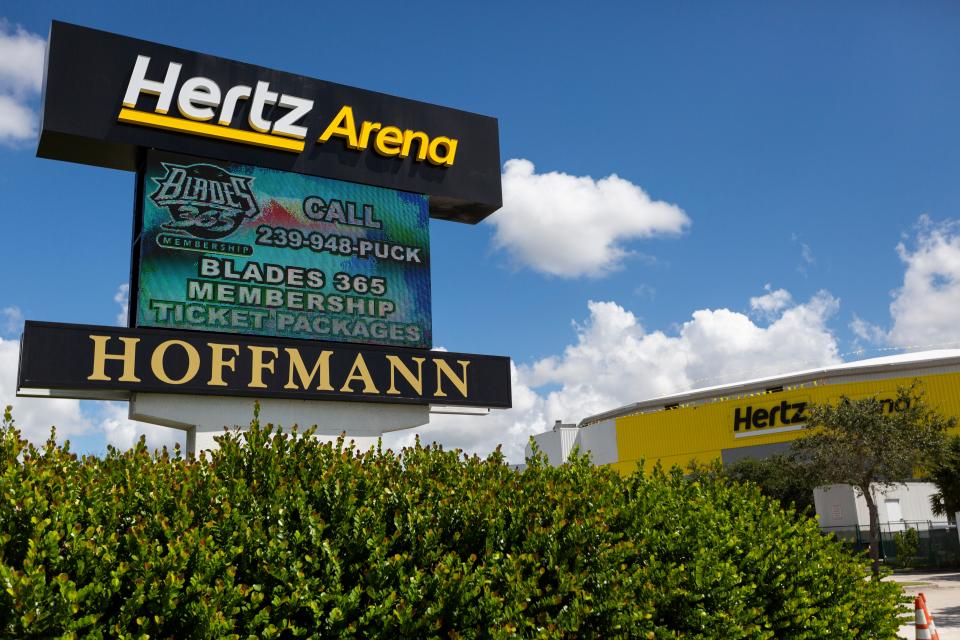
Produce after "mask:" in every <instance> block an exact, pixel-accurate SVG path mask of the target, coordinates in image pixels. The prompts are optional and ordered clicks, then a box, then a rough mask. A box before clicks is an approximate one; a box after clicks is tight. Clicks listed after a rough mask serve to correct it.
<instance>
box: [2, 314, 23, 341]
mask: <svg viewBox="0 0 960 640" xmlns="http://www.w3.org/2000/svg"><path fill="white" fill-rule="evenodd" d="M21 331H23V312H22V311H20V307H4V308H2V309H0V332H2V333H4V334H7V335H11V334H13V335H19V334H20V332H21Z"/></svg>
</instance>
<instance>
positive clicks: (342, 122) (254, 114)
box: [117, 55, 458, 167]
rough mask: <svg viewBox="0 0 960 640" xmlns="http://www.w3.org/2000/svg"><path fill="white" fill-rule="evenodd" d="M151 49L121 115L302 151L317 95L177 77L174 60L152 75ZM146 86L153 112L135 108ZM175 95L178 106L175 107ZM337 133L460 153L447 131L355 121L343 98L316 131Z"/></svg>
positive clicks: (404, 153) (406, 152) (392, 152)
mask: <svg viewBox="0 0 960 640" xmlns="http://www.w3.org/2000/svg"><path fill="white" fill-rule="evenodd" d="M149 67H150V58H149V56H144V55H138V56H137V61H136V63H135V64H134V65H133V71H132V72H131V74H130V80H129V82H128V83H127V90H126V92H125V93H124V96H123V108H121V109H120V114H119V116H118V117H117V120H119V121H120V122H124V123H126V124H133V125H138V126H144V127H152V128H155V129H165V130H167V131H176V132H178V133H186V134H189V135H197V136H204V137H208V138H216V139H218V140H225V141H229V142H238V143H241V144H249V145H253V146H258V147H266V148H269V149H276V150H279V151H288V152H291V153H300V152H302V151H303V149H304V146H305V140H306V137H307V130H308V125H307V124H306V122H307V119H308V116H309V115H310V114H311V112H312V111H313V108H314V101H313V100H310V99H308V98H303V97H300V96H295V95H291V94H287V93H280V92H277V91H271V89H270V83H269V82H263V81H260V82H257V84H256V86H253V87H252V86H249V85H235V86H232V87H230V88H228V89H227V90H226V91H224V90H223V89H222V88H221V87H220V85H218V84H217V83H216V82H214V81H213V80H211V79H210V78H204V77H202V76H195V77H192V78H187V79H186V80H184V81H183V82H182V83H180V71H181V68H182V65H180V64H179V63H176V62H171V63H169V64H168V65H167V70H166V73H165V74H164V76H163V79H162V80H161V79H148V78H147V73H148V71H149ZM141 94H147V95H153V96H157V105H156V107H155V108H154V110H153V112H149V111H141V110H138V109H137V102H138V100H139V98H140V95H141ZM174 100H176V112H177V113H178V114H179V115H176V116H175V115H171V109H172V108H173V106H174ZM241 101H248V102H249V104H250V109H249V114H248V116H247V122H246V124H247V126H248V127H249V129H241V128H238V127H237V126H236V123H235V120H236V119H237V118H236V113H237V111H238V106H239V104H240V103H241ZM268 106H269V107H273V111H276V110H282V111H283V113H282V114H281V115H280V116H279V117H277V118H276V119H275V120H271V119H269V118H267V117H266V115H265V111H266V110H267V107H268ZM334 138H337V139H339V140H341V141H342V142H343V143H344V145H345V146H346V148H348V149H353V150H357V151H363V150H365V149H367V148H372V149H373V151H374V152H375V153H377V154H379V155H381V156H384V157H395V158H406V157H413V158H414V160H415V161H417V162H420V161H426V162H429V163H431V164H434V165H437V166H441V167H450V166H453V163H454V161H455V159H456V155H457V146H458V140H457V139H456V138H450V137H447V136H436V137H433V138H431V137H430V136H429V135H428V134H427V133H425V132H423V131H415V130H412V129H401V128H400V127H397V126H393V125H389V124H387V125H385V124H384V123H382V122H372V121H367V120H361V121H360V122H359V123H358V122H357V119H356V117H355V116H354V113H353V107H351V106H350V105H343V106H342V107H341V108H340V110H339V111H338V112H337V114H336V115H335V116H334V117H333V118H332V119H331V120H330V122H329V123H328V124H326V126H325V127H324V130H323V133H322V134H321V135H320V137H319V138H318V139H317V143H318V144H325V143H328V142H329V141H331V140H333V139H334Z"/></svg>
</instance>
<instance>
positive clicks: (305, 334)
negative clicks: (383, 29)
mask: <svg viewBox="0 0 960 640" xmlns="http://www.w3.org/2000/svg"><path fill="white" fill-rule="evenodd" d="M44 86H45V89H44V103H43V122H42V128H41V134H40V142H39V147H38V150H37V155H38V156H40V157H45V158H54V159H60V160H68V161H73V162H80V163H85V164H92V165H98V166H104V167H111V168H118V169H126V170H131V171H135V172H136V173H137V177H138V179H137V194H136V198H135V202H136V207H135V211H134V216H133V217H134V220H133V227H134V234H133V235H134V242H133V246H132V265H131V305H130V318H129V323H128V324H129V328H126V329H121V328H116V327H92V326H81V325H65V324H55V323H43V322H32V321H31V322H27V323H26V326H25V329H24V335H23V338H22V344H21V362H20V371H19V379H18V387H19V389H20V390H21V392H22V393H24V394H29V393H31V392H32V391H33V390H38V389H41V390H52V391H53V395H58V396H60V397H64V396H67V397H70V396H73V397H89V398H97V397H103V398H111V399H115V398H117V397H124V394H130V393H137V392H141V393H145V392H161V393H171V392H174V393H186V394H197V395H211V394H212V395H224V396H248V397H275V398H297V399H312V400H330V399H336V400H361V401H366V402H400V403H408V404H421V405H428V404H442V405H462V406H470V407H493V408H507V407H510V406H511V397H510V362H509V359H508V358H505V357H499V356H481V355H471V354H458V353H448V352H435V351H431V350H430V348H431V347H432V324H431V297H430V242H429V219H430V218H431V217H433V218H441V219H447V220H453V221H458V222H466V223H476V222H479V221H480V220H482V219H483V218H484V217H486V216H487V215H489V214H490V213H492V212H494V211H496V210H497V209H498V208H499V207H500V206H501V191H500V167H499V163H500V158H499V143H498V133H497V121H496V120H495V119H493V118H489V117H486V116H480V115H476V114H471V113H466V112H463V111H458V110H455V109H448V108H444V107H439V106H435V105H430V104H425V103H421V102H415V101H412V100H406V99H403V98H397V97H393V96H387V95H383V94H379V93H374V92H370V91H364V90H361V89H356V88H353V87H347V86H343V85H338V84H334V83H330V82H325V81H322V80H317V79H313V78H305V77H302V76H297V75H292V74H288V73H283V72H280V71H274V70H271V69H264V68H262V67H257V66H253V65H248V64H243V63H239V62H235V61H232V60H224V59H222V58H217V57H213V56H208V55H204V54H199V53H196V52H192V51H186V50H183V49H176V48H172V47H167V46H164V45H160V44H156V43H151V42H145V41H142V40H135V39H131V38H126V37H123V36H119V35H116V34H111V33H106V32H102V31H96V30H92V29H87V28H84V27H79V26H75V25H70V24H65V23H61V22H54V23H53V25H52V27H51V31H50V38H49V41H48V50H47V59H46V77H45V82H44Z"/></svg>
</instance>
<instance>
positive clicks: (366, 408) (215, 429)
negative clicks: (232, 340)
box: [128, 393, 430, 454]
mask: <svg viewBox="0 0 960 640" xmlns="http://www.w3.org/2000/svg"><path fill="white" fill-rule="evenodd" d="M254 402H256V401H255V400H254V399H253V398H229V397H222V396H188V395H177V394H166V393H134V394H131V395H130V409H129V414H128V415H129V417H130V419H131V420H139V421H141V422H148V423H150V424H158V425H162V426H164V427H173V428H175V429H183V430H184V431H186V432H187V453H188V454H190V453H193V454H196V453H197V452H198V451H202V450H211V449H216V448H217V443H216V442H215V441H214V437H215V436H218V435H222V434H223V432H224V428H225V427H226V428H231V429H232V428H235V427H240V428H241V429H244V428H245V427H247V426H248V425H249V424H250V421H251V420H252V419H253V405H254ZM259 402H260V422H261V424H268V423H272V424H275V425H280V426H282V427H283V428H284V429H289V428H291V427H293V426H294V425H298V426H300V427H301V428H302V429H306V428H307V427H312V426H314V425H316V426H317V430H316V437H318V438H321V439H324V440H336V439H337V438H338V437H339V436H340V434H341V433H345V434H346V437H347V440H348V441H349V440H353V441H354V442H355V443H356V445H357V447H358V448H361V449H367V448H369V447H371V446H374V445H376V442H377V438H379V437H380V436H382V435H383V434H384V433H387V432H389V431H397V430H399V429H410V428H413V427H419V426H421V425H425V424H427V423H429V422H430V407H428V406H420V405H404V404H374V403H367V402H326V401H324V402H320V401H315V400H278V399H273V398H266V399H261V400H260V401H259Z"/></svg>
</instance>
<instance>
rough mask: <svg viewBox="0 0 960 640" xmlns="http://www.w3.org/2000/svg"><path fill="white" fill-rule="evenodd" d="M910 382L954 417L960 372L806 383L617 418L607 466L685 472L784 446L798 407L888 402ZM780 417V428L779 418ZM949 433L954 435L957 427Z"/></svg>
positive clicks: (794, 433) (958, 409) (958, 410)
mask: <svg viewBox="0 0 960 640" xmlns="http://www.w3.org/2000/svg"><path fill="white" fill-rule="evenodd" d="M915 379H919V380H920V381H921V383H922V385H923V386H922V389H923V391H924V399H925V400H926V402H927V403H928V404H929V405H930V407H931V408H933V409H935V410H936V411H938V412H940V413H941V414H942V415H945V416H960V373H945V374H937V375H925V376H908V377H902V378H889V379H886V380H871V381H867V382H849V383H844V384H829V383H827V384H813V383H811V384H810V385H808V386H805V387H799V388H797V387H794V388H790V387H788V388H785V389H784V390H783V391H778V392H759V393H757V394H754V395H743V396H736V397H731V398H729V399H723V400H718V401H714V402H707V403H704V404H700V405H694V406H680V407H678V408H676V409H669V410H663V411H656V412H653V413H646V414H638V415H632V416H624V417H622V418H617V419H616V434H617V451H618V455H619V461H617V462H615V463H613V464H612V465H611V466H612V467H613V468H615V469H616V470H617V471H619V472H620V473H624V474H628V473H631V472H633V471H634V470H635V469H636V467H637V464H638V463H639V462H640V461H641V460H643V461H644V467H645V468H646V470H648V471H649V470H650V469H652V468H653V466H654V465H655V464H656V463H657V462H658V461H659V462H660V464H661V465H663V467H664V468H670V467H671V466H673V465H679V466H680V467H683V468H685V467H686V466H687V465H688V464H689V463H690V461H691V460H694V459H695V460H697V461H698V462H700V463H707V462H710V461H712V460H720V455H721V451H722V450H724V449H736V448H740V447H755V446H758V445H766V444H772V443H777V442H789V441H791V440H794V439H795V438H797V437H798V436H799V435H800V434H802V433H803V427H802V425H801V422H803V420H796V418H797V417H798V416H797V415H796V414H797V409H798V408H799V406H798V405H800V404H802V403H806V405H807V406H809V405H811V404H823V403H826V402H831V403H833V402H836V401H837V400H839V398H840V396H846V397H848V398H851V399H858V398H863V397H868V396H873V395H876V396H877V397H878V398H880V399H881V400H884V399H892V398H895V397H896V394H897V389H898V388H899V387H905V386H909V385H910V383H911V382H912V381H913V380H915ZM891 404H892V403H891ZM785 405H786V406H785ZM775 409H776V411H774V410H775ZM784 409H785V411H784ZM738 410H739V413H738ZM771 413H772V414H773V415H771ZM784 413H786V418H787V420H786V423H784V421H783V419H782V414H784ZM804 413H805V412H804ZM802 415H803V414H801V417H802ZM738 418H739V421H738V420H737V419H738ZM791 422H792V423H791ZM735 426H736V429H735ZM952 433H960V426H958V427H956V428H954V429H953V430H952Z"/></svg>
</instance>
